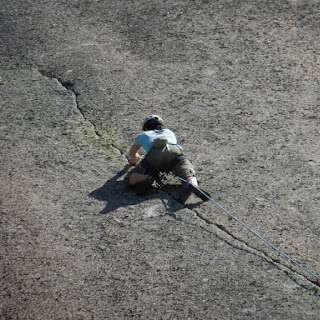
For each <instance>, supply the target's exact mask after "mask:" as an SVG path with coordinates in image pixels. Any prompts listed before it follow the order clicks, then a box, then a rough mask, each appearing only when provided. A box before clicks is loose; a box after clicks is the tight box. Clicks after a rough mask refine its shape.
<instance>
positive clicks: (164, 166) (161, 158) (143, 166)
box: [125, 146, 196, 186]
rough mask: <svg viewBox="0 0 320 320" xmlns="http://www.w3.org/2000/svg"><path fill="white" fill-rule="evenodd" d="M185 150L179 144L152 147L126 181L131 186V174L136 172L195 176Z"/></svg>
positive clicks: (184, 176) (182, 176)
mask: <svg viewBox="0 0 320 320" xmlns="http://www.w3.org/2000/svg"><path fill="white" fill-rule="evenodd" d="M182 154H183V152H182V150H181V148H180V147H178V146H169V148H162V149H161V148H154V149H152V150H151V151H150V152H149V153H148V154H147V155H146V158H144V159H143V160H142V161H141V162H140V163H139V164H138V165H137V166H135V167H134V168H133V169H132V170H131V171H130V172H129V173H128V174H127V176H126V177H125V183H126V185H127V186H129V178H130V175H131V174H132V173H134V172H136V173H140V174H148V175H150V174H156V173H158V172H170V171H171V172H172V173H173V174H175V175H177V176H179V177H181V178H183V179H185V180H186V179H187V178H189V177H195V174H196V173H195V170H194V168H193V166H192V164H191V162H190V161H189V160H188V159H187V158H186V157H185V156H182Z"/></svg>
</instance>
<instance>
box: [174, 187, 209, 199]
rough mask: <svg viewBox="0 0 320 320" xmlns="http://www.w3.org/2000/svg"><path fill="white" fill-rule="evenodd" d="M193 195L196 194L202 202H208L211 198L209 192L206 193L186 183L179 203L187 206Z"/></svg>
mask: <svg viewBox="0 0 320 320" xmlns="http://www.w3.org/2000/svg"><path fill="white" fill-rule="evenodd" d="M191 193H194V194H195V195H196V196H197V197H198V198H200V199H201V200H202V201H208V200H209V198H210V194H209V193H208V192H205V191H203V190H202V189H200V188H199V187H196V186H194V185H193V184H192V183H188V182H186V183H184V184H183V186H182V190H181V192H180V194H179V196H178V198H177V201H179V202H180V203H182V204H185V203H186V201H187V200H188V198H189V197H190V195H191Z"/></svg>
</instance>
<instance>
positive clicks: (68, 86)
mask: <svg viewBox="0 0 320 320" xmlns="http://www.w3.org/2000/svg"><path fill="white" fill-rule="evenodd" d="M39 73H40V74H41V75H43V76H45V77H48V78H50V79H55V80H57V81H58V82H59V83H60V84H61V85H62V86H63V87H64V88H66V89H67V90H68V91H71V92H72V93H73V95H74V97H75V108H76V109H77V110H78V112H79V113H80V115H81V116H82V118H83V119H84V120H85V121H87V122H89V123H90V125H91V126H92V127H93V130H94V132H95V135H96V136H97V137H99V138H100V139H107V138H106V137H105V136H104V135H103V134H102V133H101V132H100V131H99V130H98V129H97V126H96V125H95V123H94V122H93V121H92V120H90V119H89V118H88V117H86V115H85V113H84V111H83V110H82V109H81V107H80V105H79V96H80V93H78V92H77V91H76V90H75V88H74V83H72V82H71V81H69V80H63V79H62V78H60V77H56V76H54V75H53V74H52V73H51V72H47V71H43V70H40V69H39ZM109 143H110V146H111V147H113V148H114V149H116V150H118V152H119V153H120V154H121V155H125V152H124V151H123V150H122V149H121V148H120V147H119V146H117V145H115V144H114V143H112V142H110V141H109Z"/></svg>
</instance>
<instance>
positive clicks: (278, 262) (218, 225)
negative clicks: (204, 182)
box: [186, 206, 318, 285]
mask: <svg viewBox="0 0 320 320" xmlns="http://www.w3.org/2000/svg"><path fill="white" fill-rule="evenodd" d="M186 207H187V206H186ZM191 210H192V211H193V212H195V214H196V215H197V217H198V218H199V219H201V220H203V221H204V222H206V223H207V224H209V225H214V226H216V227H217V228H218V229H220V230H221V231H223V232H225V233H226V234H228V235H229V236H230V237H232V238H233V239H235V240H237V241H239V242H241V243H243V244H244V245H246V246H247V247H248V248H250V249H252V250H254V251H256V252H260V253H261V254H263V255H264V256H265V258H266V259H268V260H269V261H270V262H271V263H275V264H279V265H281V266H282V267H285V268H287V269H289V270H291V271H292V272H293V273H296V274H298V275H300V276H302V277H303V278H305V279H306V280H308V281H310V282H311V283H313V284H316V285H317V284H318V283H317V281H313V280H311V279H309V277H308V276H306V275H305V274H303V273H302V272H298V271H297V270H295V269H294V268H293V266H291V265H288V264H287V263H282V262H281V260H280V259H276V258H274V257H271V256H270V255H269V254H268V253H267V252H266V251H264V250H261V249H257V248H255V247H254V246H252V245H250V244H249V242H247V241H245V240H243V239H241V238H240V237H238V236H236V235H235V234H233V233H232V232H231V231H229V230H228V229H227V228H226V227H225V226H223V225H221V224H219V223H216V222H213V221H211V220H209V219H208V218H206V217H204V216H203V215H202V214H201V213H200V212H199V211H198V210H196V209H191Z"/></svg>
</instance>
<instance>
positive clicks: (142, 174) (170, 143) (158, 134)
mask: <svg viewBox="0 0 320 320" xmlns="http://www.w3.org/2000/svg"><path fill="white" fill-rule="evenodd" d="M142 131H143V132H142V133H140V134H139V135H138V136H137V137H136V138H135V140H134V143H133V145H132V146H131V148H130V151H129V155H128V161H129V164H130V165H131V166H135V167H134V168H133V169H132V170H131V171H130V172H129V173H128V175H127V176H126V178H125V181H126V184H127V186H128V187H135V189H136V193H137V194H138V195H144V194H145V193H146V192H147V190H148V189H149V188H150V187H151V185H152V184H153V182H154V181H155V179H156V178H157V176H158V174H159V173H160V172H172V173H173V174H175V175H176V176H179V177H181V178H182V179H184V180H186V181H187V182H186V183H185V184H184V186H183V188H182V192H181V193H180V195H179V197H178V199H177V200H178V201H180V202H182V203H184V202H185V201H186V200H187V198H188V196H189V195H190V193H191V190H190V189H191V188H190V184H192V185H193V186H198V181H197V178H196V173H195V170H194V168H193V166H192V164H191V162H190V161H189V160H188V159H187V157H186V156H185V155H184V154H183V149H182V147H181V146H180V145H179V144H178V142H177V138H176V135H175V133H174V132H173V131H172V130H170V129H167V128H165V126H164V121H163V119H162V118H161V117H160V116H158V115H150V116H148V117H147V118H145V120H144V121H143V123H142ZM140 148H143V149H144V150H145V152H146V155H145V156H144V157H142V156H140V154H139V149H140ZM188 189H189V190H188Z"/></svg>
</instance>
